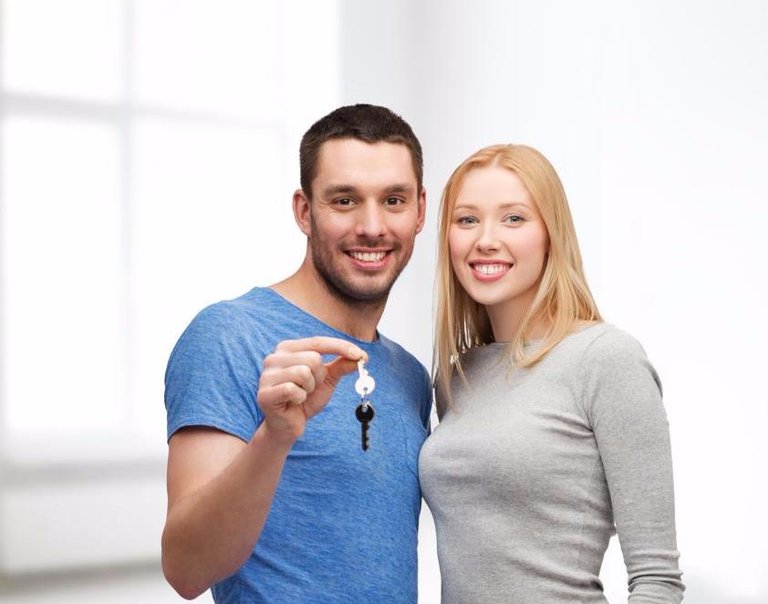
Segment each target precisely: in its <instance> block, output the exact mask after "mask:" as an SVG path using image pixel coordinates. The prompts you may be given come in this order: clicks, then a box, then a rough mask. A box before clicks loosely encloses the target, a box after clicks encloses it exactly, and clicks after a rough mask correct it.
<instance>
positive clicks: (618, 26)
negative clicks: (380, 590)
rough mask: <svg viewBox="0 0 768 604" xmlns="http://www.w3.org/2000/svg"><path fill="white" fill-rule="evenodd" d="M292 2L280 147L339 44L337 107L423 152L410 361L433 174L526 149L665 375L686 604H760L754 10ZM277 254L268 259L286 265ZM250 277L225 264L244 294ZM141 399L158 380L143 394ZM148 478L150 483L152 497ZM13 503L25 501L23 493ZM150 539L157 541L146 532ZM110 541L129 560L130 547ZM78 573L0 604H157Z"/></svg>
mask: <svg viewBox="0 0 768 604" xmlns="http://www.w3.org/2000/svg"><path fill="white" fill-rule="evenodd" d="M308 6H309V5H308V4H302V2H291V3H289V4H288V6H287V8H286V9H285V11H284V16H283V18H284V19H286V20H287V22H289V23H294V24H296V25H297V27H296V28H294V29H292V32H293V36H292V39H291V44H290V49H289V51H288V54H287V55H286V56H284V57H283V61H284V63H285V65H288V66H290V65H293V66H296V65H302V66H303V67H304V70H305V77H304V78H302V79H291V80H290V81H286V82H284V89H285V97H286V98H285V99H284V100H285V110H286V111H287V112H288V113H290V114H291V115H292V116H293V117H294V118H295V119H294V120H293V121H294V122H295V124H296V125H295V126H289V129H290V130H292V132H291V139H295V140H296V144H298V137H299V136H300V134H301V130H302V129H303V128H305V127H306V126H308V125H309V123H310V121H311V120H313V119H315V118H316V117H318V116H320V115H322V114H323V113H324V112H326V111H327V110H329V109H330V108H331V107H330V106H329V105H328V103H329V98H331V97H333V96H334V95H335V92H334V90H333V88H332V86H329V84H328V82H327V81H325V80H323V79H321V78H318V79H313V78H312V74H318V73H319V71H318V70H317V66H316V65H313V64H312V62H313V60H314V59H316V58H317V54H316V53H315V54H313V52H312V48H313V45H314V47H315V48H317V45H318V39H319V37H330V38H333V39H334V40H336V39H337V40H338V44H339V49H338V52H339V57H340V59H341V78H342V91H341V98H340V100H341V102H344V103H347V102H358V101H367V102H375V103H380V104H385V105H389V106H391V107H393V108H394V109H396V110H397V111H399V112H400V113H402V114H403V115H404V116H405V117H406V119H408V120H409V121H410V122H411V124H412V125H413V126H414V128H415V130H416V132H417V134H418V135H419V136H420V138H421V140H422V143H423V145H424V151H425V159H426V171H425V184H426V186H427V190H428V197H429V204H430V206H429V219H428V224H427V227H426V228H425V230H424V232H423V233H422V234H421V235H420V237H419V240H418V243H417V247H416V250H415V253H414V258H413V260H412V262H411V264H410V265H409V267H408V269H407V270H406V271H405V272H404V274H403V276H402V278H401V280H400V282H399V283H398V285H397V286H396V288H395V291H394V292H393V296H392V299H391V301H390V304H389V306H388V309H387V312H386V313H385V316H384V320H383V323H382V330H383V331H384V332H385V333H387V335H389V336H391V337H393V338H395V339H397V340H399V341H401V342H403V343H404V344H405V345H406V346H408V347H409V348H410V349H412V350H413V351H414V352H415V353H416V354H417V356H419V358H421V360H422V361H423V362H424V363H425V364H427V365H428V364H429V363H430V359H431V337H432V334H431V298H432V272H433V265H434V247H435V216H436V209H437V204H438V201H439V196H440V190H441V187H442V185H443V183H444V181H445V179H446V178H447V176H448V175H449V173H450V171H451V170H452V169H453V167H454V166H455V165H456V164H457V163H458V162H459V161H461V160H462V159H463V158H464V157H466V156H467V155H468V154H469V153H471V152H472V151H474V150H475V149H477V148H478V147H481V146H484V145H486V144H489V143H493V142H501V141H510V142H526V143H529V144H532V145H534V146H536V147H538V148H539V149H541V150H542V151H543V152H544V153H546V154H547V155H548V156H549V158H550V159H551V160H552V161H553V163H554V164H555V166H556V167H557V169H558V170H559V172H560V175H561V177H562V178H563V181H564V183H565V186H566V189H567V191H568V193H569V197H570V200H571V205H572V209H573V213H574V216H575V220H576V225H577V229H578V231H579V233H580V237H581V244H582V250H583V252H584V256H585V262H586V266H587V272H588V276H589V278H590V281H591V284H592V287H593V290H594V292H595V294H596V297H597V299H598V302H599V304H600V306H601V309H602V311H603V313H604V314H605V316H606V317H607V319H608V320H610V321H612V322H614V323H616V324H618V325H620V326H621V327H623V328H625V329H627V330H629V331H630V332H632V333H634V334H635V335H636V336H637V337H638V338H639V339H640V340H641V341H642V342H643V343H644V344H645V346H646V348H647V350H648V352H649V355H650V357H651V358H652V360H653V361H654V363H655V364H656V366H657V368H658V369H659V371H660V373H661V375H662V378H663V381H664V384H665V400H666V405H667V411H668V414H669V419H670V426H671V430H672V438H673V447H674V451H673V453H674V463H675V472H676V476H675V478H676V489H677V502H678V532H679V544H680V550H681V552H682V558H681V563H682V566H683V570H684V572H685V575H684V579H685V580H686V582H687V584H688V600H689V601H693V602H699V603H702V604H708V603H712V604H714V603H718V604H719V603H722V602H728V603H734V604H748V603H754V604H756V603H757V602H765V601H768V579H765V577H768V552H766V545H765V543H766V537H767V536H768V521H767V520H766V516H765V515H764V513H763V512H762V510H764V509H766V507H768V487H766V480H765V470H764V465H765V460H766V459H768V445H766V439H764V438H763V435H762V431H763V426H765V425H766V424H767V422H766V420H768V405H766V403H767V402H768V400H766V399H767V396H766V394H765V392H766V390H765V388H763V385H762V382H761V381H760V377H761V370H762V368H763V367H762V365H763V362H764V360H765V359H766V355H765V352H764V349H763V343H764V342H765V341H766V340H767V339H768V322H767V320H766V318H765V313H764V311H763V309H765V308H766V307H768V286H767V285H766V281H767V279H766V270H765V264H766V260H768V251H767V250H768V244H766V242H765V237H764V236H763V231H764V230H765V229H766V228H768V209H767V208H768V203H767V202H768V171H767V170H766V169H765V166H766V165H768V161H766V160H768V113H767V112H766V111H765V109H764V107H765V106H768V36H766V35H765V32H766V31H768V5H766V4H765V3H763V2H760V1H758V0H752V1H749V0H736V1H732V2H728V3H726V2H725V1H724V0H705V1H700V2H693V1H692V0H678V1H677V2H661V1H659V0H652V1H649V2H648V1H647V2H642V3H640V2H627V1H619V2H609V1H608V0H603V1H597V0H585V1H583V2H579V3H574V2H568V1H567V0H562V1H559V2H555V1H553V0H544V1H537V2H533V1H528V2H523V1H519V0H506V1H505V0H479V1H474V2H469V1H468V0H467V1H457V0H416V1H409V0H393V1H392V2H388V3H382V2H378V1H376V2H374V1H373V0H342V2H341V22H340V23H339V25H338V27H337V28H336V27H334V26H332V25H326V27H322V28H320V29H319V31H314V30H313V27H312V26H313V24H315V23H317V18H316V17H317V15H316V14H314V15H311V14H308V13H307V10H308ZM327 6H330V4H329V5H327ZM334 6H335V3H334ZM315 10H320V9H318V8H317V5H316V7H315ZM323 48H325V49H326V50H327V49H328V45H327V43H325V44H324V45H323ZM334 52H335V51H331V52H326V54H325V55H323V56H325V57H326V59H325V60H326V61H331V59H332V56H333V55H334ZM279 153H280V154H281V157H284V158H285V161H286V162H287V161H288V160H289V158H290V157H294V158H295V156H296V155H295V148H290V149H281V150H280V152H279ZM297 175H298V174H297V171H296V176H297ZM271 177H272V180H270V181H269V182H267V179H268V178H269V175H263V178H264V179H265V186H266V187H267V188H268V189H269V190H274V189H275V188H281V187H284V188H285V190H284V191H283V197H282V198H280V199H275V200H271V199H270V200H260V201H261V203H263V204H271V205H270V207H271V211H273V212H274V213H275V214H274V215H275V216H279V218H278V219H276V223H275V224H277V223H279V224H280V225H283V226H284V228H285V232H284V233H276V234H275V236H276V238H275V240H279V241H285V242H288V243H286V245H289V244H290V246H293V245H294V243H295V244H296V245H301V241H300V239H301V238H300V237H298V236H297V234H296V231H295V228H294V227H293V225H292V222H291V219H290V194H291V192H292V188H293V186H295V182H294V184H288V185H287V186H286V182H285V181H286V180H289V179H286V178H284V177H283V175H281V176H276V175H271ZM262 207H264V206H262ZM183 252H184V251H183V250H179V255H180V257H183V256H184V253H183ZM296 254H298V255H293V252H290V253H287V252H286V254H285V265H284V266H280V267H277V266H275V265H270V267H269V269H270V270H278V269H280V270H281V271H282V272H283V273H285V274H287V273H288V272H289V271H292V270H294V269H295V264H296V262H297V260H296V259H297V258H299V257H300V254H301V250H300V249H298V248H297V250H296ZM191 257H193V258H194V257H195V256H194V254H192V256H191ZM273 260H276V261H277V262H279V261H280V259H279V258H278V259H273ZM188 268H189V270H192V268H193V267H191V266H190V267H188ZM181 270H183V267H181ZM252 270H255V269H254V267H253V266H250V267H243V273H242V282H243V283H245V284H246V285H250V284H251V283H252V279H253V278H254V275H253V274H252V272H251V271H252ZM259 270H265V269H264V268H263V267H262V268H261V269H259ZM235 293H236V292H235ZM202 295H203V294H202V292H201V296H202ZM205 295H206V296H208V293H205ZM222 295H225V293H222V292H220V291H210V296H209V297H210V299H211V300H214V299H218V298H219V297H221V296H222ZM761 311H762V312H761ZM161 396H162V393H161V391H160V389H158V391H157V398H156V401H157V404H160V400H161ZM148 404H150V403H148ZM156 470H157V468H155V467H154V466H153V467H152V468H150V469H149V470H148V472H149V473H151V474H152V476H153V479H152V480H153V484H156V486H157V489H158V493H160V492H161V485H160V478H159V473H158V472H156ZM156 473H158V478H157V480H155V478H154V476H155V474H156ZM0 478H2V477H0ZM5 478H6V479H7V478H8V477H7V476H6V477H5ZM86 478H87V477H86ZM113 495H115V493H112V494H110V493H106V494H105V496H108V497H111V496H113ZM14 502H16V503H14ZM11 503H14V505H16V507H18V508H19V509H21V508H23V509H25V510H26V509H28V508H27V506H26V504H25V502H24V500H21V499H19V500H18V501H17V500H13V501H11ZM16 507H14V508H13V509H16ZM4 509H5V508H4ZM18 540H19V542H20V543H21V542H22V541H23V535H21V536H20V537H19V539H18ZM151 541H152V543H153V544H155V545H154V547H156V535H155V534H154V533H153V535H152V536H151ZM8 543H10V541H7V542H6V543H4V544H2V545H3V546H8ZM28 545H30V544H28ZM31 545H34V544H31ZM31 545H30V546H31ZM85 545H87V544H85ZM124 545H125V547H123V554H124V556H123V557H124V558H126V559H127V558H130V557H131V552H132V550H131V547H130V545H131V544H130V543H127V544H124ZM420 547H421V568H420V592H421V597H420V602H421V603H422V604H430V603H435V602H438V601H439V573H438V570H437V565H436V558H435V550H434V533H433V530H432V527H431V519H430V517H429V515H428V513H426V512H425V515H424V517H423V519H422V534H421V545H420ZM116 548H117V549H119V547H117V546H116ZM117 549H116V551H117ZM129 550H130V551H129ZM153 551H154V549H153ZM124 561H125V560H124ZM13 562H23V560H21V559H20V558H18V557H16V558H15V559H14V560H13ZM64 562H66V561H64ZM73 562H74V560H73ZM603 574H604V579H605V582H606V585H607V591H608V594H609V599H610V600H611V601H613V602H619V601H622V600H623V599H624V598H625V596H624V594H623V586H622V583H623V582H624V581H625V577H624V575H623V569H622V562H621V558H620V554H619V552H618V551H617V550H616V549H615V547H614V548H613V549H612V550H611V552H610V555H609V557H608V560H607V561H606V565H605V568H604V573H603ZM62 583H63V584H65V585H61V584H62ZM83 583H85V579H84V577H83V575H78V576H76V577H75V578H74V579H71V580H67V579H66V578H64V577H56V578H54V579H53V580H52V581H49V582H48V583H46V584H45V585H43V584H42V583H40V584H39V585H35V584H32V583H29V584H25V586H22V587H20V588H19V589H18V590H15V591H14V592H13V594H12V595H10V596H8V598H10V599H7V598H4V597H3V595H0V601H9V602H11V601H14V602H20V601H25V602H30V604H31V603H32V602H47V601H53V600H54V599H56V601H59V600H61V601H70V600H71V601H118V600H117V599H116V595H115V594H121V599H120V601H121V602H122V601H126V602H128V601H157V602H160V601H170V600H175V596H173V595H172V594H170V593H169V588H168V587H167V586H165V585H163V584H162V581H161V580H160V578H159V576H157V574H156V572H155V574H154V575H152V576H151V577H149V578H147V579H146V581H145V579H144V578H139V579H137V580H135V581H134V583H133V587H126V586H127V583H121V582H120V580H119V577H117V578H115V577H112V576H111V575H108V576H106V577H104V576H101V578H98V579H94V580H92V581H90V582H89V583H88V585H87V586H86V587H85V588H84V589H83V590H81V589H80V588H79V586H80V585H81V584H83ZM129 583H130V581H129ZM60 585H61V590H58V587H59V586H60ZM86 591H88V592H89V593H90V594H91V595H90V596H88V597H90V600H86V599H84V598H86V596H85V595H83V594H84V593H85V592H86ZM54 594H55V595H54ZM132 594H136V595H135V597H134V596H133V595H132ZM150 594H151V595H150Z"/></svg>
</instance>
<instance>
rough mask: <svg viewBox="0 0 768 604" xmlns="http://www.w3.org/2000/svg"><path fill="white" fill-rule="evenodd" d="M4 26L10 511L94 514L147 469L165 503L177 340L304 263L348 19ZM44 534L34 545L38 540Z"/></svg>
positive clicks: (55, 11)
mask: <svg viewBox="0 0 768 604" xmlns="http://www.w3.org/2000/svg"><path fill="white" fill-rule="evenodd" d="M0 11H2V12H1V13H0V19H1V21H2V30H1V31H0V42H1V43H2V45H1V46H0V55H1V59H2V67H1V68H0V69H1V72H0V73H1V76H2V89H1V93H0V120H1V121H0V143H1V146H0V238H1V240H2V243H1V246H2V247H0V284H1V290H0V312H1V313H2V314H1V315H0V316H1V319H0V321H1V322H0V367H1V369H0V386H1V390H0V442H2V443H3V452H2V458H1V459H2V462H3V467H4V472H3V475H2V476H0V480H2V482H0V495H2V497H3V505H2V507H1V508H0V514H5V515H6V516H7V515H8V514H16V515H19V514H20V515H22V516H23V515H24V514H25V513H33V512H34V513H37V514H40V515H42V516H45V514H46V513H48V512H47V511H46V510H49V509H50V508H49V507H46V506H45V505H37V506H36V505H33V502H40V501H43V499H44V497H43V496H42V495H40V489H43V491H44V490H45V488H46V487H45V485H46V484H47V482H46V481H48V480H49V479H50V478H51V477H52V475H53V474H55V475H56V479H57V480H58V481H64V482H67V492H70V493H71V495H72V500H73V502H74V501H77V500H78V498H81V499H83V498H84V499H87V500H89V501H90V500H94V497H95V500H98V499H99V498H98V496H97V495H93V493H90V494H89V495H88V496H87V497H85V496H84V495H83V494H84V493H86V492H87V491H88V489H93V488H101V487H100V486H99V485H101V484H102V483H101V482H100V481H101V479H102V478H104V477H106V476H109V477H110V480H113V481H114V479H115V475H117V476H118V477H119V476H120V475H122V474H125V475H126V476H128V475H130V479H131V480H136V471H135V468H145V469H146V468H150V469H148V470H146V472H145V474H146V476H147V479H148V480H151V482H152V484H153V485H160V487H162V477H161V471H162V466H163V464H164V456H165V412H164V408H163V402H162V400H163V398H162V395H163V372H164V369H165V363H166V360H167V358H168V355H169V353H170V350H171V348H172V346H173V344H174V343H175V341H176V339H177V338H178V336H179V335H180V334H181V331H182V330H183V328H184V327H185V326H186V324H187V323H188V322H189V321H190V320H191V319H192V317H193V316H194V313H195V312H197V311H198V310H200V309H201V308H202V307H203V306H205V305H207V304H209V303H212V302H215V301H217V300H218V299H221V298H224V297H234V296H236V295H239V294H240V293H243V292H244V291H246V290H247V289H249V288H250V287H252V286H254V285H256V284H266V283H269V282H274V281H276V280H278V279H279V278H282V277H284V276H285V275H286V274H287V272H288V271H289V270H293V269H295V267H297V266H298V263H299V262H300V259H301V256H302V255H303V244H302V240H301V238H300V234H299V233H298V231H297V229H296V227H295V226H294V224H293V217H292V215H291V212H290V194H291V192H292V190H293V188H295V186H296V183H297V182H298V168H297V163H298V162H297V157H298V153H297V148H298V137H299V136H300V134H301V132H302V131H303V130H304V129H306V127H307V126H308V125H309V123H311V121H312V120H313V119H316V118H317V117H319V116H320V115H322V114H324V113H325V112H327V111H328V110H330V109H331V108H332V107H333V106H334V105H335V104H336V103H337V99H338V60H337V50H336V48H335V44H336V43H337V35H336V28H337V7H336V3H334V2H322V3H314V2H311V1H309V0H304V1H292V2H279V1H277V0H274V1H260V2H252V1H249V0H226V1H221V0H196V1H190V0H68V1H67V2H59V1H58V0H2V3H1V4H0ZM299 17H300V18H299ZM302 28H304V29H305V30H306V31H303V30H302ZM318 32H322V33H321V34H318ZM301 42H306V43H309V44H310V45H311V48H306V47H304V46H301V44H300V43H301ZM58 468H64V471H63V473H59V472H58V470H57V469H58ZM84 468H85V470H84ZM116 468H117V469H116ZM120 468H122V470H120ZM121 472H122V474H121ZM52 473H53V474H52ZM35 476H38V477H39V480H38V479H36V478H35ZM67 476H72V477H73V480H72V481H68V479H67ZM158 477H159V478H160V480H159V481H158ZM74 483H76V484H75V486H73V484H74ZM85 483H87V488H86V485H85ZM121 484H122V486H121V487H120V488H123V489H125V485H126V484H127V483H126V482H125V481H123V482H122V483H121ZM77 485H80V486H77ZM81 487H82V488H81ZM104 488H105V489H106V490H105V491H104V497H103V498H102V499H103V500H104V501H107V500H112V499H115V493H116V492H117V491H116V490H115V489H114V488H112V487H108V486H105V487H104ZM152 488H154V487H152ZM25 489H27V490H26V491H25ZM125 492H126V493H129V492H130V491H128V490H126V491H125ZM133 492H137V491H135V490H134V491H133ZM20 496H21V497H22V498H21V499H19V497H20ZM45 496H46V497H47V495H45ZM25 497H26V498H27V499H25ZM160 498H162V491H161V492H160ZM150 499H151V498H150ZM144 501H149V500H148V499H147V498H144ZM24 502H26V503H24ZM73 505H74V503H73ZM77 505H80V503H78V504H77ZM94 505H95V504H94ZM105 505H108V504H105ZM155 505H156V502H154V501H152V502H151V505H150V504H149V503H148V504H147V506H146V507H147V510H150V509H152V510H153V513H155V514H156V513H158V512H159V513H160V515H162V511H163V508H162V504H161V508H160V509H159V510H155V509H154V507H155ZM9 510H10V511H9ZM25 510H27V512H25ZM30 510H32V511H30ZM35 510H37V511H35ZM148 513H149V512H148ZM61 514H62V510H59V511H58V515H59V516H60V515H61ZM79 515H80V516H79V517H81V518H80V519H81V521H82V522H81V524H83V525H84V526H85V525H87V524H88V519H87V518H85V517H82V516H83V512H79ZM13 518H14V519H12V520H8V519H7V518H6V523H5V524H6V525H8V526H13V525H14V523H16V524H15V525H16V526H20V525H19V524H18V522H16V520H18V519H17V518H16V516H14V517H13ZM0 520H2V518H0ZM27 520H29V519H27ZM38 520H39V522H38V524H35V522H36V521H35V522H33V521H30V522H31V524H29V525H28V526H27V528H30V527H32V528H34V527H35V526H36V527H37V528H39V529H40V531H41V536H40V538H41V539H44V538H45V536H44V535H43V533H44V532H45V531H44V530H43V528H42V527H44V526H45V522H46V521H45V519H44V518H42V519H38ZM153 522H156V519H155V520H153ZM22 524H23V523H22ZM76 524H77V523H76ZM129 525H130V523H129ZM134 529H136V530H138V527H135V526H134V527H133V528H130V529H129V530H134ZM30 530H32V529H30ZM78 530H86V532H87V530H88V528H87V526H86V527H85V529H83V527H82V526H80V525H78ZM76 534H77V533H76V532H74V529H73V535H76ZM2 538H3V537H2V533H0V539H2ZM27 538H28V540H32V539H33V538H34V537H29V535H27ZM94 538H96V537H94ZM149 538H150V539H151V542H152V547H155V542H156V541H157V533H153V534H150V535H149ZM104 539H105V541H106V538H104ZM10 541H13V539H10ZM10 541H8V535H7V531H6V543H5V546H6V547H5V549H6V550H7V549H8V547H9V546H8V543H9V542H10ZM61 541H62V539H61V535H59V536H58V537H57V542H61ZM58 547H59V548H61V547H63V546H62V545H59V546H58ZM41 549H42V548H41ZM96 549H97V550H98V548H96ZM134 549H135V548H134ZM140 550H141V548H139V549H138V550H136V551H140ZM46 555H48V554H46ZM95 555H98V551H97V552H96V553H95ZM116 555H118V554H116ZM12 557H13V552H11V553H8V552H7V551H6V556H5V558H6V561H5V562H4V567H6V568H7V567H8V565H9V564H10V565H11V566H13V564H12V563H9V562H8V560H9V559H11V558H12ZM22 557H23V556H22ZM22 557H20V556H16V560H20V559H21V558H22ZM48 558H50V559H51V560H52V559H53V558H55V556H48ZM48 558H47V559H48ZM86 558H88V556H86ZM40 560H41V558H40V557H39V556H38V557H37V558H35V556H34V555H32V556H31V558H30V560H29V562H28V564H27V563H25V564H27V566H24V564H22V565H21V566H22V567H23V568H22V570H27V569H32V570H34V569H36V566H35V564H37V563H39V564H42V565H43V567H46V568H47V566H45V565H47V564H48V563H49V562H40ZM85 562H87V560H85V561H84V563H85ZM12 570H13V569H12Z"/></svg>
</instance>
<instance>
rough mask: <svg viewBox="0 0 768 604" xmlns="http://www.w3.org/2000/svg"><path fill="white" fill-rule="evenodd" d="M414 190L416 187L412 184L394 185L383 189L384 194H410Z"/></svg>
mask: <svg viewBox="0 0 768 604" xmlns="http://www.w3.org/2000/svg"><path fill="white" fill-rule="evenodd" d="M415 190H416V187H415V186H414V185H412V184H408V183H403V184H394V185H392V186H389V187H387V188H386V189H384V192H385V193H412V192H413V191H415Z"/></svg>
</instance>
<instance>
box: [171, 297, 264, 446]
mask: <svg viewBox="0 0 768 604" xmlns="http://www.w3.org/2000/svg"><path fill="white" fill-rule="evenodd" d="M246 320H247V319H246V318H245V317H244V316H242V314H241V313H239V312H238V310H237V309H236V308H235V307H232V306H231V305H228V304H227V303H218V304H215V305H213V306H209V307H208V308H206V309H204V310H203V311H201V312H200V313H199V314H198V315H197V316H196V317H195V318H194V319H193V321H192V323H190V325H189V326H188V327H187V329H186V330H185V331H184V333H183V334H182V336H181V338H179V341H178V343H177V344H176V346H175V348H174V349H173V352H172V353H171V357H170V359H169V361H168V367H167V370H166V373H165V406H166V410H167V412H168V413H167V417H168V438H169V439H170V438H171V436H172V435H173V434H174V433H175V432H177V431H178V430H180V429H181V428H184V427H189V426H205V427H211V428H216V429H218V430H222V431H223V432H227V433H229V434H232V435H234V436H237V437H239V438H241V439H242V440H244V441H246V442H247V441H249V440H250V439H251V437H252V436H253V433H254V431H255V430H256V428H257V427H258V426H259V424H260V423H261V421H262V419H263V416H262V414H261V411H260V410H259V409H258V406H257V404H256V390H257V386H258V382H259V376H260V373H261V363H262V356H261V355H260V354H258V352H257V350H256V347H257V346H258V339H257V338H255V336H254V334H253V329H252V327H251V328H249V327H248V326H247V325H245V324H244V323H245V321H246Z"/></svg>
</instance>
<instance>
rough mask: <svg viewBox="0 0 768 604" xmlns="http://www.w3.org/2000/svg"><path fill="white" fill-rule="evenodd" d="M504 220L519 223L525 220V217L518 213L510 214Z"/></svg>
mask: <svg viewBox="0 0 768 604" xmlns="http://www.w3.org/2000/svg"><path fill="white" fill-rule="evenodd" d="M504 222H508V223H510V224H517V223H519V222H523V217H522V216H520V215H518V214H509V215H508V216H505V217H504Z"/></svg>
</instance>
